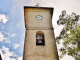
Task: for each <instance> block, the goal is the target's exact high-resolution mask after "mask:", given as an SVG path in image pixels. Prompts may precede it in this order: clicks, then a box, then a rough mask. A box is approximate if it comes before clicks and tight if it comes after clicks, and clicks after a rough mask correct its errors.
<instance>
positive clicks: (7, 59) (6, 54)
mask: <svg viewBox="0 0 80 60" xmlns="http://www.w3.org/2000/svg"><path fill="white" fill-rule="evenodd" d="M0 54H1V56H2V59H3V60H16V59H17V60H22V56H21V57H19V56H18V55H16V54H15V53H14V52H13V51H9V48H7V47H5V46H2V49H0ZM11 57H12V58H11ZM14 57H15V58H14Z"/></svg>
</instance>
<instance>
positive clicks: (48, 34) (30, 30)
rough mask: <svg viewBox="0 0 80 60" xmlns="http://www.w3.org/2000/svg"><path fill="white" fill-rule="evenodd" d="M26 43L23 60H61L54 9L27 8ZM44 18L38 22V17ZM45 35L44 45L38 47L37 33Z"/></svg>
mask: <svg viewBox="0 0 80 60" xmlns="http://www.w3.org/2000/svg"><path fill="white" fill-rule="evenodd" d="M24 11H25V12H24V13H25V27H26V33H25V42H24V54H23V60H59V58H58V53H57V47H56V42H55V37H54V32H53V27H52V13H53V9H49V8H46V9H45V8H40V7H39V8H29V7H28V8H25V9H24ZM37 15H40V16H42V17H43V18H42V20H37V19H36V16H37ZM38 31H41V32H43V33H44V41H45V42H44V43H45V44H44V45H43V46H42V45H36V32H38Z"/></svg>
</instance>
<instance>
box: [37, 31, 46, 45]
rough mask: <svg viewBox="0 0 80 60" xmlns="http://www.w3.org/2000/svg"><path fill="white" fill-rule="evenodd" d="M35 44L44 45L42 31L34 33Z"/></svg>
mask: <svg viewBox="0 0 80 60" xmlns="http://www.w3.org/2000/svg"><path fill="white" fill-rule="evenodd" d="M36 45H45V42H44V33H43V32H42V31H38V32H37V33H36Z"/></svg>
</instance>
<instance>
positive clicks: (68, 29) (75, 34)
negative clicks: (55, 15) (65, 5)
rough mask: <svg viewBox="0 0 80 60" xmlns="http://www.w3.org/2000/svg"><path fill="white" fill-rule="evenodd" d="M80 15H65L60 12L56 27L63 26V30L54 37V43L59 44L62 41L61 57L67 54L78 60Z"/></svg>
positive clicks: (79, 55)
mask: <svg viewBox="0 0 80 60" xmlns="http://www.w3.org/2000/svg"><path fill="white" fill-rule="evenodd" d="M79 20H80V15H76V14H75V13H72V14H71V15H67V14H66V11H62V14H61V15H60V16H59V19H58V21H57V24H58V25H63V26H64V27H63V29H62V31H61V32H60V35H59V36H58V37H56V41H57V43H58V44H59V43H60V40H63V46H64V47H62V48H61V49H60V52H61V55H60V56H61V57H63V56H64V55H65V54H68V55H70V56H72V57H74V58H75V60H80V25H79Z"/></svg>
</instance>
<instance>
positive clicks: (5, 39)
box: [0, 31, 10, 43]
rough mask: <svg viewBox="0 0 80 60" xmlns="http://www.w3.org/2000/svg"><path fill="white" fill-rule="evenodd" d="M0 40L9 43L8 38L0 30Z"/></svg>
mask: <svg viewBox="0 0 80 60" xmlns="http://www.w3.org/2000/svg"><path fill="white" fill-rule="evenodd" d="M0 42H2V43H4V42H5V43H10V41H9V39H8V38H7V37H5V36H4V34H3V33H2V32H1V31H0Z"/></svg>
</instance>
